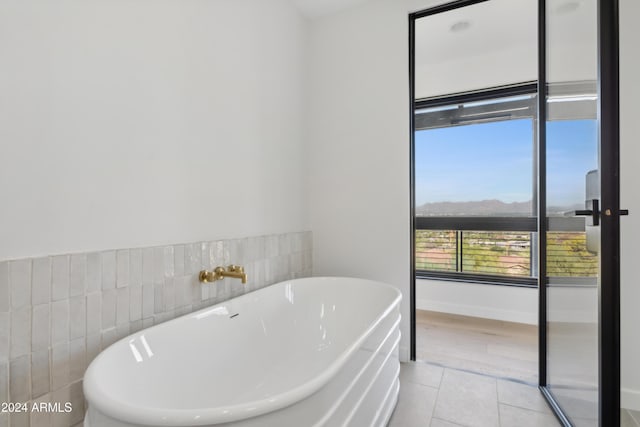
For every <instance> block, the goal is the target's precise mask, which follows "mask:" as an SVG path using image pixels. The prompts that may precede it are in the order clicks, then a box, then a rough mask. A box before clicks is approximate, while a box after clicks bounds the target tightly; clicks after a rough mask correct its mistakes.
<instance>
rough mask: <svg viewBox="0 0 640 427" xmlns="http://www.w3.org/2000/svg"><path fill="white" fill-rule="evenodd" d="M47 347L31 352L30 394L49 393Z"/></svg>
mask: <svg viewBox="0 0 640 427" xmlns="http://www.w3.org/2000/svg"><path fill="white" fill-rule="evenodd" d="M49 375H50V369H49V349H48V348H47V349H44V350H41V351H38V352H35V353H32V354H31V394H32V396H33V397H40V396H42V395H44V394H46V393H49V385H50V384H49Z"/></svg>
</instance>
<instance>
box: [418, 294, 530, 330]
mask: <svg viewBox="0 0 640 427" xmlns="http://www.w3.org/2000/svg"><path fill="white" fill-rule="evenodd" d="M416 308H418V309H420V310H429V311H437V312H441V313H451V314H459V315H461V316H472V317H481V318H485V319H495V320H503V321H505V322H516V323H527V324H530V325H537V324H538V316H537V313H527V312H523V311H515V310H502V309H498V308H494V307H485V306H479V305H465V304H452V303H448V302H441V301H432V300H427V299H420V300H416Z"/></svg>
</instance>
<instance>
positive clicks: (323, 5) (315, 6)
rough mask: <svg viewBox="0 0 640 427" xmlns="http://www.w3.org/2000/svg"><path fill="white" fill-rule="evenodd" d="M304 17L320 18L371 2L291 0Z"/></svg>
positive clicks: (356, 0) (353, 0) (366, 0)
mask: <svg viewBox="0 0 640 427" xmlns="http://www.w3.org/2000/svg"><path fill="white" fill-rule="evenodd" d="M290 1H291V3H293V4H294V5H295V6H296V7H297V8H298V9H299V10H300V11H301V12H302V14H303V15H305V16H307V17H309V18H318V17H321V16H326V15H330V14H332V13H336V12H339V11H341V10H343V9H348V8H351V7H354V6H356V5H359V4H362V3H366V2H368V1H371V0H290Z"/></svg>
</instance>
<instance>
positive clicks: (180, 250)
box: [173, 245, 184, 277]
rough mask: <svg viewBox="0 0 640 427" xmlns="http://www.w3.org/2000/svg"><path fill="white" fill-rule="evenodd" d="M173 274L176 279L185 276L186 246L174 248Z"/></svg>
mask: <svg viewBox="0 0 640 427" xmlns="http://www.w3.org/2000/svg"><path fill="white" fill-rule="evenodd" d="M173 274H174V275H175V276H176V277H180V276H183V275H184V245H176V246H174V247H173Z"/></svg>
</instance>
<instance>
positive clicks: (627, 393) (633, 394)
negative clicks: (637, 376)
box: [620, 387, 640, 411]
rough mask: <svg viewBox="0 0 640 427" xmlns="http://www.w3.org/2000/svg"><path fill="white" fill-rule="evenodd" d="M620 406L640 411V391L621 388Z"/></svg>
mask: <svg viewBox="0 0 640 427" xmlns="http://www.w3.org/2000/svg"><path fill="white" fill-rule="evenodd" d="M620 406H622V407H623V408H625V409H631V410H634V411H640V391H638V390H632V389H630V388H624V387H623V388H622V389H621V390H620Z"/></svg>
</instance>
